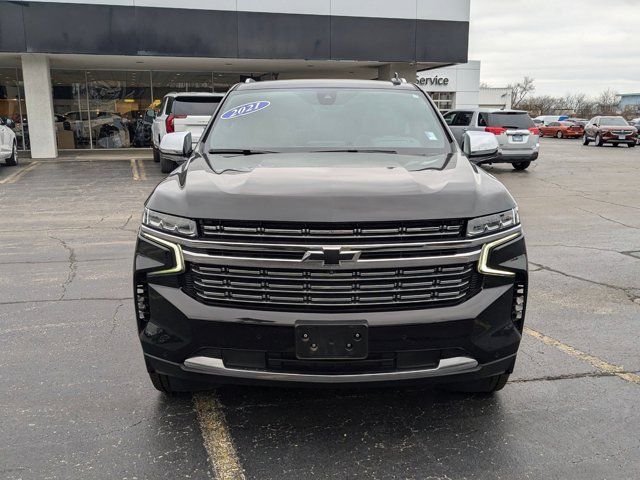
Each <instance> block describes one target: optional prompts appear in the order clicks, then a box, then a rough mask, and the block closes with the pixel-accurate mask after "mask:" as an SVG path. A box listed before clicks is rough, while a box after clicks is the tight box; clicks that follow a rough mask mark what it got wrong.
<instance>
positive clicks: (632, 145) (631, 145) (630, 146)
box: [627, 143, 636, 148]
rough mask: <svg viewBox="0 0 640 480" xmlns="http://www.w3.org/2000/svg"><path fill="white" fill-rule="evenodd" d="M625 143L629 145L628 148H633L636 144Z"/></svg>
mask: <svg viewBox="0 0 640 480" xmlns="http://www.w3.org/2000/svg"><path fill="white" fill-rule="evenodd" d="M627 145H628V146H629V148H634V147H635V146H636V144H635V143H627Z"/></svg>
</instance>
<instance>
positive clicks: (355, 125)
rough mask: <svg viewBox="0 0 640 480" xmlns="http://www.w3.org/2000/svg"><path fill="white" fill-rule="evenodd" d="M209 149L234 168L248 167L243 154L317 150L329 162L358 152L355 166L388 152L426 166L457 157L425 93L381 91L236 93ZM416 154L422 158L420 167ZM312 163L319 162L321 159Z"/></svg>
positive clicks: (218, 120) (224, 110)
mask: <svg viewBox="0 0 640 480" xmlns="http://www.w3.org/2000/svg"><path fill="white" fill-rule="evenodd" d="M205 145H206V148H207V150H208V151H209V152H210V153H219V154H220V155H225V154H227V157H228V155H230V154H233V153H236V155H235V156H234V157H233V161H235V163H236V164H239V163H242V162H247V161H248V160H247V159H246V158H244V159H241V158H239V157H240V155H239V154H243V153H244V156H245V157H246V156H247V154H248V153H254V152H269V153H274V152H275V153H294V152H295V153H300V152H314V153H318V152H319V153H325V155H321V156H320V158H326V160H324V163H326V164H328V163H327V162H330V161H331V160H330V158H329V157H330V156H329V155H326V153H328V152H336V153H338V152H345V153H353V154H354V155H352V156H351V157H353V158H349V162H353V163H358V162H360V161H367V159H366V157H367V156H366V155H360V156H358V155H356V154H358V153H369V154H373V153H379V154H385V153H386V154H398V155H401V156H403V158H402V159H400V158H396V159H395V161H397V162H400V163H405V162H406V163H411V164H412V165H414V164H417V165H418V166H417V168H426V167H425V165H424V161H425V158H432V157H433V158H436V157H437V159H436V160H431V161H434V162H435V163H436V164H438V165H440V166H442V164H443V162H444V161H445V159H446V156H447V155H448V154H449V153H451V146H450V145H449V140H448V139H447V136H446V134H445V132H444V130H443V128H442V126H441V124H440V122H439V120H438V117H437V114H436V112H435V111H434V109H433V108H432V107H431V105H430V104H429V103H428V101H427V100H426V98H425V96H424V95H423V94H422V93H421V92H418V91H410V90H395V91H394V90H390V89H375V88H371V89H363V88H358V89H355V88H295V89H288V90H284V89H282V90H280V89H273V90H249V91H245V92H243V91H239V92H232V93H231V94H230V95H229V97H228V99H227V101H226V102H225V103H224V105H223V106H222V107H221V109H220V114H219V115H218V117H217V118H216V120H215V123H214V125H213V127H212V129H211V132H210V134H209V137H208V139H207V141H206V142H205ZM408 156H409V157H408ZM410 156H419V157H421V158H419V159H418V161H417V162H416V158H411V157H410ZM281 157H282V156H281ZM300 157H301V156H300ZM313 157H314V159H315V160H314V162H318V158H319V157H318V155H315V156H313ZM356 157H359V158H356ZM215 161H220V159H219V158H218V159H217V160H215ZM258 161H260V159H257V158H255V157H252V159H251V162H258ZM265 161H266V159H265ZM269 161H272V159H270V160H269ZM283 161H287V160H283ZM321 163H322V162H321ZM228 168H231V167H228Z"/></svg>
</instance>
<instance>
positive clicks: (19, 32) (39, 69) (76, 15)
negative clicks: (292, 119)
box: [0, 0, 479, 158]
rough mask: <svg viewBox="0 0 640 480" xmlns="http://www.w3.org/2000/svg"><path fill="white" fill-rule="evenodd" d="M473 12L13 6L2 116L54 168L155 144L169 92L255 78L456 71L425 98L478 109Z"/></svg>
mask: <svg viewBox="0 0 640 480" xmlns="http://www.w3.org/2000/svg"><path fill="white" fill-rule="evenodd" d="M469 11H470V0H395V1H393V2H390V1H388V0H304V1H303V0H181V1H179V2H176V1H169V0H97V1H88V0H85V1H81V0H67V1H57V2H52V1H44V0H29V1H1V0H0V117H8V118H12V119H13V120H14V121H15V123H16V127H15V132H16V137H17V139H18V143H19V148H21V149H25V150H30V151H31V155H32V157H34V158H51V157H56V156H57V154H58V149H98V148H129V147H148V140H146V141H145V139H144V138H143V137H140V136H139V135H138V134H137V133H136V131H134V129H135V128H139V127H140V125H141V124H142V123H143V117H144V112H145V111H146V110H147V109H149V108H150V107H154V106H155V105H157V104H158V102H159V100H161V99H162V97H163V96H164V95H165V94H166V93H168V92H171V91H220V92H223V91H225V90H227V89H228V88H229V87H230V86H231V85H233V84H235V83H237V82H239V81H243V80H245V79H247V78H253V79H256V80H265V79H285V78H317V77H326V78H330V77H338V78H357V79H389V78H391V76H392V75H393V74H394V72H398V73H399V74H400V76H402V77H405V78H406V79H407V80H408V81H415V79H416V76H417V74H418V72H422V73H421V74H420V75H423V74H424V71H428V72H433V71H434V70H432V69H436V68H440V67H447V66H449V67H448V68H449V70H451V71H455V72H457V73H456V75H455V78H454V77H453V76H452V77H450V79H449V82H448V84H447V85H442V84H439V83H438V82H436V84H435V85H429V86H428V87H426V86H423V88H426V90H427V91H429V92H430V93H432V94H436V93H438V94H437V95H435V96H434V98H435V99H436V102H437V103H438V105H439V106H440V107H441V108H447V107H454V106H456V105H457V103H456V102H460V104H464V105H466V104H471V103H473V102H472V96H473V93H472V92H471V93H470V92H468V91H467V90H466V89H467V88H468V87H467V76H468V75H467V73H468V72H466V71H465V67H463V66H460V67H456V66H457V65H464V64H466V63H467V61H468V59H467V52H468V44H469ZM452 65H453V67H450V66H452ZM449 70H447V71H449ZM471 70H472V69H471ZM469 75H470V76H471V77H473V75H475V74H474V73H470V74H469ZM478 75H479V71H478ZM473 81H475V82H476V83H477V84H478V85H479V76H478V78H477V79H476V78H475V77H474V79H473ZM431 87H434V88H431ZM445 87H448V88H449V90H451V88H452V87H455V91H454V93H453V100H452V101H449V103H447V98H450V97H451V95H450V92H449V94H447V91H445V90H439V89H440V88H445ZM436 97H437V98H436ZM141 122H142V123H141ZM114 129H117V130H118V131H120V132H124V134H122V135H120V136H119V137H117V141H114V140H113V136H111V137H110V136H109V132H113V130H114Z"/></svg>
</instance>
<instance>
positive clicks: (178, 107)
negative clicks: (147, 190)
mask: <svg viewBox="0 0 640 480" xmlns="http://www.w3.org/2000/svg"><path fill="white" fill-rule="evenodd" d="M223 97H224V94H223V93H207V92H180V93H176V92H172V93H168V94H167V95H165V96H164V98H163V99H162V104H161V105H160V108H159V109H158V112H157V114H155V118H154V119H153V125H152V126H151V138H152V141H153V159H154V160H155V161H156V162H160V168H161V170H162V172H163V173H169V172H170V171H172V170H173V169H175V168H176V167H177V166H178V165H177V163H176V162H175V161H174V160H171V159H169V158H164V157H162V156H161V155H160V150H159V148H160V141H161V140H162V137H164V136H165V135H166V134H167V133H173V132H191V140H192V142H193V144H194V145H195V144H196V143H198V142H199V141H200V136H201V135H202V132H203V131H204V128H205V127H206V126H207V124H208V123H209V120H210V119H211V116H212V115H213V114H214V112H215V111H216V109H217V108H218V105H219V104H220V100H222V98H223ZM154 113H155V112H154Z"/></svg>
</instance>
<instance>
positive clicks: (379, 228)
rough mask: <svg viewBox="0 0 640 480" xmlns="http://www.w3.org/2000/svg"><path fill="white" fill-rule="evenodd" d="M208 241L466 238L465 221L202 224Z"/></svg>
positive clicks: (353, 241)
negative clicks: (464, 234)
mask: <svg viewBox="0 0 640 480" xmlns="http://www.w3.org/2000/svg"><path fill="white" fill-rule="evenodd" d="M199 223H200V232H201V236H202V237H204V238H206V239H213V240H220V241H230V242H251V243H298V244H314V243H315V244H322V245H331V244H339V245H347V244H370V243H394V242H396V243H398V242H419V241H429V240H445V239H447V240H448V239H456V238H461V237H462V236H463V227H464V221H463V220H428V221H422V220H417V221H404V222H370V223H367V222H363V223H298V222H260V221H255V222H254V221H235V220H200V222H199Z"/></svg>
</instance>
